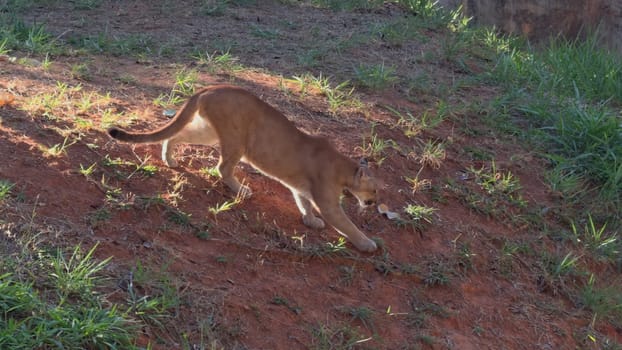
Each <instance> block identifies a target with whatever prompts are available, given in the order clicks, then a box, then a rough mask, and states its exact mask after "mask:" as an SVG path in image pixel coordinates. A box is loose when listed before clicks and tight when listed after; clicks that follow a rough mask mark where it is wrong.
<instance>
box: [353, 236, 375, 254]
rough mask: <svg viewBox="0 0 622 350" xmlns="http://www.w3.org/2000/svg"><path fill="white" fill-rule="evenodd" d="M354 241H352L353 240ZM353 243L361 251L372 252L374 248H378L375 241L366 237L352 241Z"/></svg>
mask: <svg viewBox="0 0 622 350" xmlns="http://www.w3.org/2000/svg"><path fill="white" fill-rule="evenodd" d="M353 243H354V242H353ZM354 245H355V246H356V248H357V249H358V250H360V251H362V252H369V253H371V252H373V251H375V250H376V249H378V245H376V242H374V241H372V240H371V239H367V240H365V241H363V242H359V243H354Z"/></svg>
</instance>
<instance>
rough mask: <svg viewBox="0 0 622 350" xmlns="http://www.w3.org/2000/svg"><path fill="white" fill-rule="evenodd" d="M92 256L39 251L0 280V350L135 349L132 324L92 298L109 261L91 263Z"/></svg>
mask: <svg viewBox="0 0 622 350" xmlns="http://www.w3.org/2000/svg"><path fill="white" fill-rule="evenodd" d="M94 250H95V247H93V248H92V249H91V250H89V251H88V252H87V253H86V254H85V255H83V254H82V253H81V250H80V248H79V247H76V248H74V250H73V252H72V253H71V254H70V257H69V258H66V257H65V254H64V253H63V252H61V251H58V252H57V254H56V255H47V254H45V253H44V252H43V251H40V252H39V253H37V254H36V255H38V257H37V258H36V260H29V258H28V257H27V256H22V257H21V258H23V259H24V260H22V263H23V264H22V265H19V266H20V267H18V268H17V269H15V270H14V271H13V272H12V273H4V274H3V275H1V276H0V312H2V314H3V315H4V317H3V318H1V319H0V348H3V349H4V348H6V349H40V348H41V349H44V348H66V349H67V348H72V349H77V348H100V349H101V348H107V349H132V348H134V346H133V343H134V336H135V331H136V330H137V327H136V326H137V324H136V323H135V322H134V321H133V319H132V318H131V317H130V316H129V315H128V314H127V313H126V312H124V311H122V310H121V309H120V308H119V307H118V306H116V305H114V304H110V303H109V302H107V301H106V299H105V297H104V296H102V295H100V294H99V293H97V292H96V290H97V289H98V288H100V287H101V285H102V279H101V271H102V269H103V268H104V267H105V266H106V265H107V264H108V262H109V259H106V260H103V261H95V260H93V258H92V254H93V251H94ZM4 259H7V258H6V257H5V258H4ZM26 269H29V270H31V271H39V272H42V274H39V275H38V276H36V277H35V276H33V275H31V274H30V273H24V272H25V270H26ZM47 269H49V271H46V270H47ZM3 270H4V268H3ZM78 300H79V301H80V302H78Z"/></svg>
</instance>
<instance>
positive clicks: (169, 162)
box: [162, 138, 179, 168]
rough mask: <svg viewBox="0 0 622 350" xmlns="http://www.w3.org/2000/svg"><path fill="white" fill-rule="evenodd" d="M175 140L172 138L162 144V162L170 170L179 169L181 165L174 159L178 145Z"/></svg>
mask: <svg viewBox="0 0 622 350" xmlns="http://www.w3.org/2000/svg"><path fill="white" fill-rule="evenodd" d="M175 140H176V139H175V138H170V139H168V140H164V142H162V161H163V162H164V164H166V166H167V167H169V168H177V166H178V165H179V164H178V163H177V161H176V160H175V158H173V152H174V151H175V146H176V145H177V143H178V142H176V141H175Z"/></svg>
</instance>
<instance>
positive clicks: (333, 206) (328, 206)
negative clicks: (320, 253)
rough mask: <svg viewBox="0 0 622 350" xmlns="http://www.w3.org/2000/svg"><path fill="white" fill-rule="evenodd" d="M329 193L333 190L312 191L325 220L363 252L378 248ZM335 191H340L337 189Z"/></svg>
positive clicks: (337, 199)
mask: <svg viewBox="0 0 622 350" xmlns="http://www.w3.org/2000/svg"><path fill="white" fill-rule="evenodd" d="M330 193H335V191H329V190H328V189H325V192H324V193H322V192H320V191H317V192H315V193H313V200H314V201H315V204H316V205H317V206H318V210H319V211H320V214H321V215H322V217H323V218H324V220H326V222H327V223H328V224H329V225H331V226H332V227H334V228H335V229H336V230H337V231H338V232H339V233H340V234H342V235H343V236H346V237H347V238H348V240H349V241H350V242H352V244H354V246H355V247H356V248H357V249H358V250H360V251H363V252H373V251H374V250H376V249H378V246H377V245H376V242H374V241H372V240H371V239H369V238H368V237H367V236H365V234H364V233H363V232H361V231H360V230H359V229H358V228H357V227H356V225H354V224H353V223H352V221H350V219H349V218H348V216H347V215H346V213H345V212H344V211H343V209H342V208H341V206H340V205H339V198H333V197H332V196H330ZM336 193H340V192H339V191H337V192H336Z"/></svg>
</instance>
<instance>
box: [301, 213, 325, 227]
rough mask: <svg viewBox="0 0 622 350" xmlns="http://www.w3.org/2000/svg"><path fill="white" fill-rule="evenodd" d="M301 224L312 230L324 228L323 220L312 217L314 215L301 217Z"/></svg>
mask: <svg viewBox="0 0 622 350" xmlns="http://www.w3.org/2000/svg"><path fill="white" fill-rule="evenodd" d="M302 222H303V223H304V224H305V225H306V226H308V227H311V228H312V229H316V230H320V229H323V228H324V226H325V225H324V220H322V219H320V218H318V217H316V216H314V215H306V216H303V217H302Z"/></svg>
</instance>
